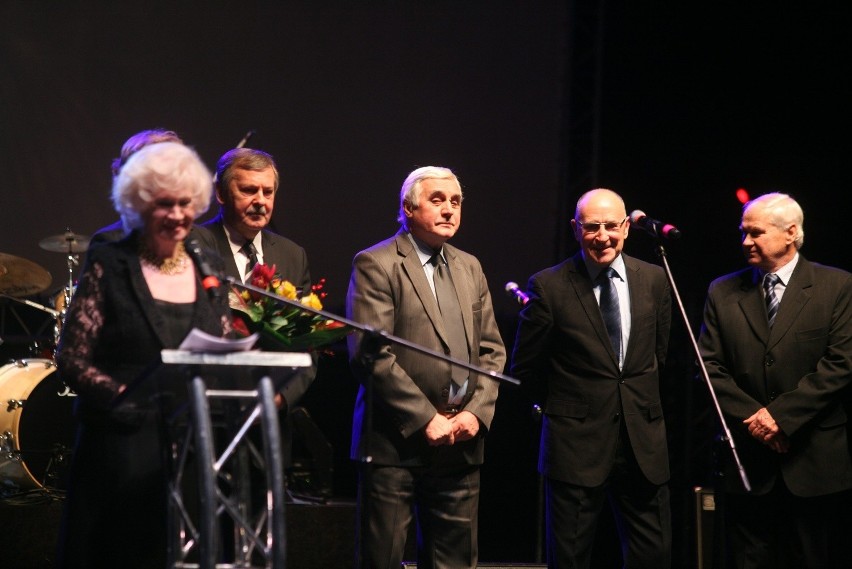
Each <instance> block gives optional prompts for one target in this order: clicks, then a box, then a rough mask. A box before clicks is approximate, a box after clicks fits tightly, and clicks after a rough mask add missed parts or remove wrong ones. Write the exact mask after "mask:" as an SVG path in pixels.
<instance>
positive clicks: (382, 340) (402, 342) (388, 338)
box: [224, 277, 521, 385]
mask: <svg viewBox="0 0 852 569" xmlns="http://www.w3.org/2000/svg"><path fill="white" fill-rule="evenodd" d="M224 281H225V282H227V283H228V284H230V285H232V286H236V287H237V288H241V289H245V290H249V291H251V292H255V293H257V294H260V295H262V296H265V297H267V298H271V299H272V300H274V301H276V302H278V303H280V304H287V305H289V306H292V307H294V308H299V309H300V310H303V311H305V312H310V313H311V314H315V315H317V316H322V317H323V318H325V319H327V320H334V321H336V322H340V323H341V324H343V325H345V326H348V327H349V328H352V329H353V330H357V331H358V332H361V333H363V334H364V339H363V340H362V342H367V341H369V342H370V343H369V344H368V345H370V346H371V347H375V348H378V347H380V346H382V345H385V344H396V345H399V346H404V347H406V348H409V349H411V350H414V351H416V352H420V353H421V354H425V355H427V356H431V357H434V358H437V359H439V360H444V361H446V362H448V363H451V364H453V365H455V366H459V367H463V368H465V369H467V370H469V371H472V372H474V373H478V374H480V375H485V376H488V377H490V378H492V379H496V380H498V381H503V382H506V383H511V384H514V385H520V384H521V382H520V381H519V380H517V379H515V378H514V377H509V376H508V375H504V374H502V373H500V372H497V371H492V370H487V369H484V368H481V367H479V366H477V365H474V364H472V363H470V362H466V361H463V360H459V359H456V358H453V357H452V356H448V355H446V354H444V353H441V352H436V351H435V350H432V349H430V348H427V347H425V346H421V345H420V344H416V343H414V342H411V341H409V340H406V339H405V338H400V337H398V336H394V335H392V334H390V333H389V332H386V331H384V330H377V329H375V328H373V327H371V326H367V325H366V324H361V323H360V322H356V321H354V320H350V319H348V318H344V317H342V316H338V315H337V314H332V313H331V312H326V311H324V310H317V309H316V308H311V307H310V306H306V305H304V304H302V303H301V302H299V301H298V300H292V299H290V298H286V297H283V296H279V295H277V294H275V293H272V292H269V291H268V290H264V289H262V288H258V287H256V286H254V285H250V284H246V283H242V282H240V281H239V280H237V279H235V278H234V277H224ZM368 338H369V340H368Z"/></svg>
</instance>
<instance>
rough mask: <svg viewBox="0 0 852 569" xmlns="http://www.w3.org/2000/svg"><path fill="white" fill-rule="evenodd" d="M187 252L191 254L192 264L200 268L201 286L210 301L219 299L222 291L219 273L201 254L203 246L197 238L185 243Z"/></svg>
mask: <svg viewBox="0 0 852 569" xmlns="http://www.w3.org/2000/svg"><path fill="white" fill-rule="evenodd" d="M184 245H185V247H186V252H187V253H189V256H190V258H191V259H192V262H193V263H195V266H196V267H198V272H200V273H201V286H203V287H204V290H206V291H207V294H208V295H209V296H210V299H211V300H212V299H216V298H219V296H220V294H221V290H220V289H219V286H220V285H221V283H220V282H219V273H218V272H217V271H215V270H214V269H213V267H211V266H210V263H208V262H207V258H206V257H205V255H204V253H202V252H201V245H199V244H198V240H197V239H196V238H195V237H190V238H189V239H187V240H186V242H185V244H184Z"/></svg>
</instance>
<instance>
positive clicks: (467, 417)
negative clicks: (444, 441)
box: [450, 411, 479, 441]
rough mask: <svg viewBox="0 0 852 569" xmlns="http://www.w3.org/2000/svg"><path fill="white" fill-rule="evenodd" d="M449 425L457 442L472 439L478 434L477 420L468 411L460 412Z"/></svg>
mask: <svg viewBox="0 0 852 569" xmlns="http://www.w3.org/2000/svg"><path fill="white" fill-rule="evenodd" d="M450 423H451V424H452V426H453V435H455V439H456V440H457V441H466V440H469V439H472V438H473V437H475V436H476V433H478V432H479V419H477V418H476V415H474V414H473V413H471V412H470V411H461V412H460V413H459V414H458V415H456V416H454V417H452V418H451V419H450Z"/></svg>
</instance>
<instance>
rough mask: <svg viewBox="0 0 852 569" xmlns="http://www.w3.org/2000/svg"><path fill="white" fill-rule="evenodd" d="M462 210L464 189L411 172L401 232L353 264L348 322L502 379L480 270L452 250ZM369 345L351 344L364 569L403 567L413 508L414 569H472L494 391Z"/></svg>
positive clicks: (431, 361)
mask: <svg viewBox="0 0 852 569" xmlns="http://www.w3.org/2000/svg"><path fill="white" fill-rule="evenodd" d="M461 205H462V190H461V185H460V184H459V181H458V179H457V178H456V176H455V175H454V174H453V172H452V171H450V170H449V169H446V168H439V167H433V166H426V167H423V168H418V169H417V170H414V171H413V172H411V174H409V175H408V177H407V178H406V180H405V182H404V183H403V186H402V190H401V192H400V212H399V218H398V219H399V221H400V223H401V224H402V228H401V229H400V231H399V232H398V233H397V234H396V235H395V236H393V237H391V238H390V239H387V240H385V241H382V242H381V243H378V244H376V245H374V246H373V247H371V248H369V249H367V250H365V251H361V252H360V253H358V254H357V255H356V256H355V259H354V262H353V270H352V279H351V281H350V284H349V294H348V297H347V314H348V316H349V318H351V319H353V320H355V321H357V322H360V323H363V324H366V325H369V326H371V327H373V328H375V329H376V330H383V331H386V332H389V333H391V334H393V335H394V336H398V337H400V338H403V339H405V340H408V341H410V342H413V343H415V344H419V345H421V346H424V347H426V348H429V349H431V350H433V351H437V352H439V353H444V354H447V355H452V357H454V358H456V359H461V360H463V361H469V362H470V363H471V364H474V365H477V366H479V367H482V368H485V369H487V370H493V371H497V372H502V369H503V364H504V362H505V359H506V352H505V349H504V347H503V341H502V339H501V338H500V333H499V330H498V329H497V323H496V321H495V319H494V311H493V308H492V305H491V295H490V293H489V291H488V284H487V282H486V280H485V276H484V274H483V272H482V267H481V266H480V264H479V261H478V260H477V259H476V258H475V257H473V256H472V255H470V254H468V253H465V252H463V251H460V250H459V249H456V248H455V247H452V246H450V245H448V244H447V243H446V242H447V240H449V239H450V238H451V237H453V235H455V233H456V231H457V230H458V227H459V223H460V222H461ZM447 273H449V274H447ZM454 339H456V340H457V341H454ZM367 344H369V342H366V341H365V342H361V336H360V335H357V336H356V335H353V336H350V338H349V350H350V359H351V363H352V368H353V371H354V372H355V375H356V376H357V377H358V379H359V380H360V382H361V387H360V389H359V392H358V396H357V400H356V403H355V413H354V419H353V434H352V449H351V457H352V459H354V460H358V461H360V462H361V466H362V471H361V477H360V481H359V497H360V507H361V509H360V512H359V519H360V520H361V527H360V528H359V529H360V531H359V535H358V538H359V539H358V541H359V543H358V553H359V555H360V567H369V568H384V569H397V568H398V567H399V566H400V564H401V562H402V558H403V552H404V548H405V541H406V536H407V533H408V528H409V526H410V524H411V521H412V514H413V511H412V510H413V509H415V508H416V513H417V526H418V535H419V538H420V539H418V544H417V550H418V551H417V566H418V567H419V568H421V569H423V568H426V569H433V568H446V569H463V568H466V567H469V568H473V567H476V563H477V557H478V546H477V539H478V538H477V527H478V507H479V494H480V479H479V469H480V466H481V464H482V462H483V458H484V443H485V434H486V432H487V430H488V429H489V428H490V425H491V419H492V417H493V416H494V404H495V401H496V399H497V391H498V385H497V383H496V381H495V380H494V379H492V378H489V377H485V376H482V375H479V374H477V373H470V372H468V370H467V369H465V368H460V367H458V366H451V365H450V364H448V363H447V362H446V361H445V360H441V359H436V358H434V357H429V356H427V355H426V354H423V353H420V352H417V351H414V350H412V349H410V348H405V347H402V346H399V345H394V344H391V345H382V346H380V347H378V348H376V349H373V348H371V347H369V346H368V345H367ZM368 386H369V387H368ZM370 389H371V390H372V393H373V398H372V401H368V400H367V399H368V393H369V392H370ZM370 403H372V405H370ZM370 408H372V416H369V410H370ZM371 426H372V428H370V427H371ZM368 457H369V459H370V460H371V462H368V461H367V458H368Z"/></svg>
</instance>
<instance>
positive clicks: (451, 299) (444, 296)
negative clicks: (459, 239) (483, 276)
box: [429, 253, 470, 388]
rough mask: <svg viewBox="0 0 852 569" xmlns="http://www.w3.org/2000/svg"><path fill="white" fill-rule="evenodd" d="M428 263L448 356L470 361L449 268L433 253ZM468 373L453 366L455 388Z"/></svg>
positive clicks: (462, 382) (461, 368)
mask: <svg viewBox="0 0 852 569" xmlns="http://www.w3.org/2000/svg"><path fill="white" fill-rule="evenodd" d="M429 262H430V263H432V265H433V266H434V267H435V274H434V282H435V296H436V297H438V308H440V309H441V318H443V319H444V328H446V330H447V339H448V340H449V344H450V355H451V356H453V357H454V358H455V359H457V360H461V361H463V362H469V361H470V354H469V353H468V351H467V339H466V338H465V334H464V322H463V321H462V313H461V305H459V299H458V297H457V296H456V290H455V288H454V287H453V280H452V278H451V277H450V272H449V268H448V267H447V266H446V265H445V264H444V263H443V261H442V260H441V255H440V254H439V253H435V254H434V255H433V256H432V258H431V259H429ZM469 375H470V372H468V370H467V369H465V368H463V367H458V366H453V374H452V379H453V383H455V384H456V388H459V387H461V386H462V385H464V382H465V381H467V378H468V376H469Z"/></svg>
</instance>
